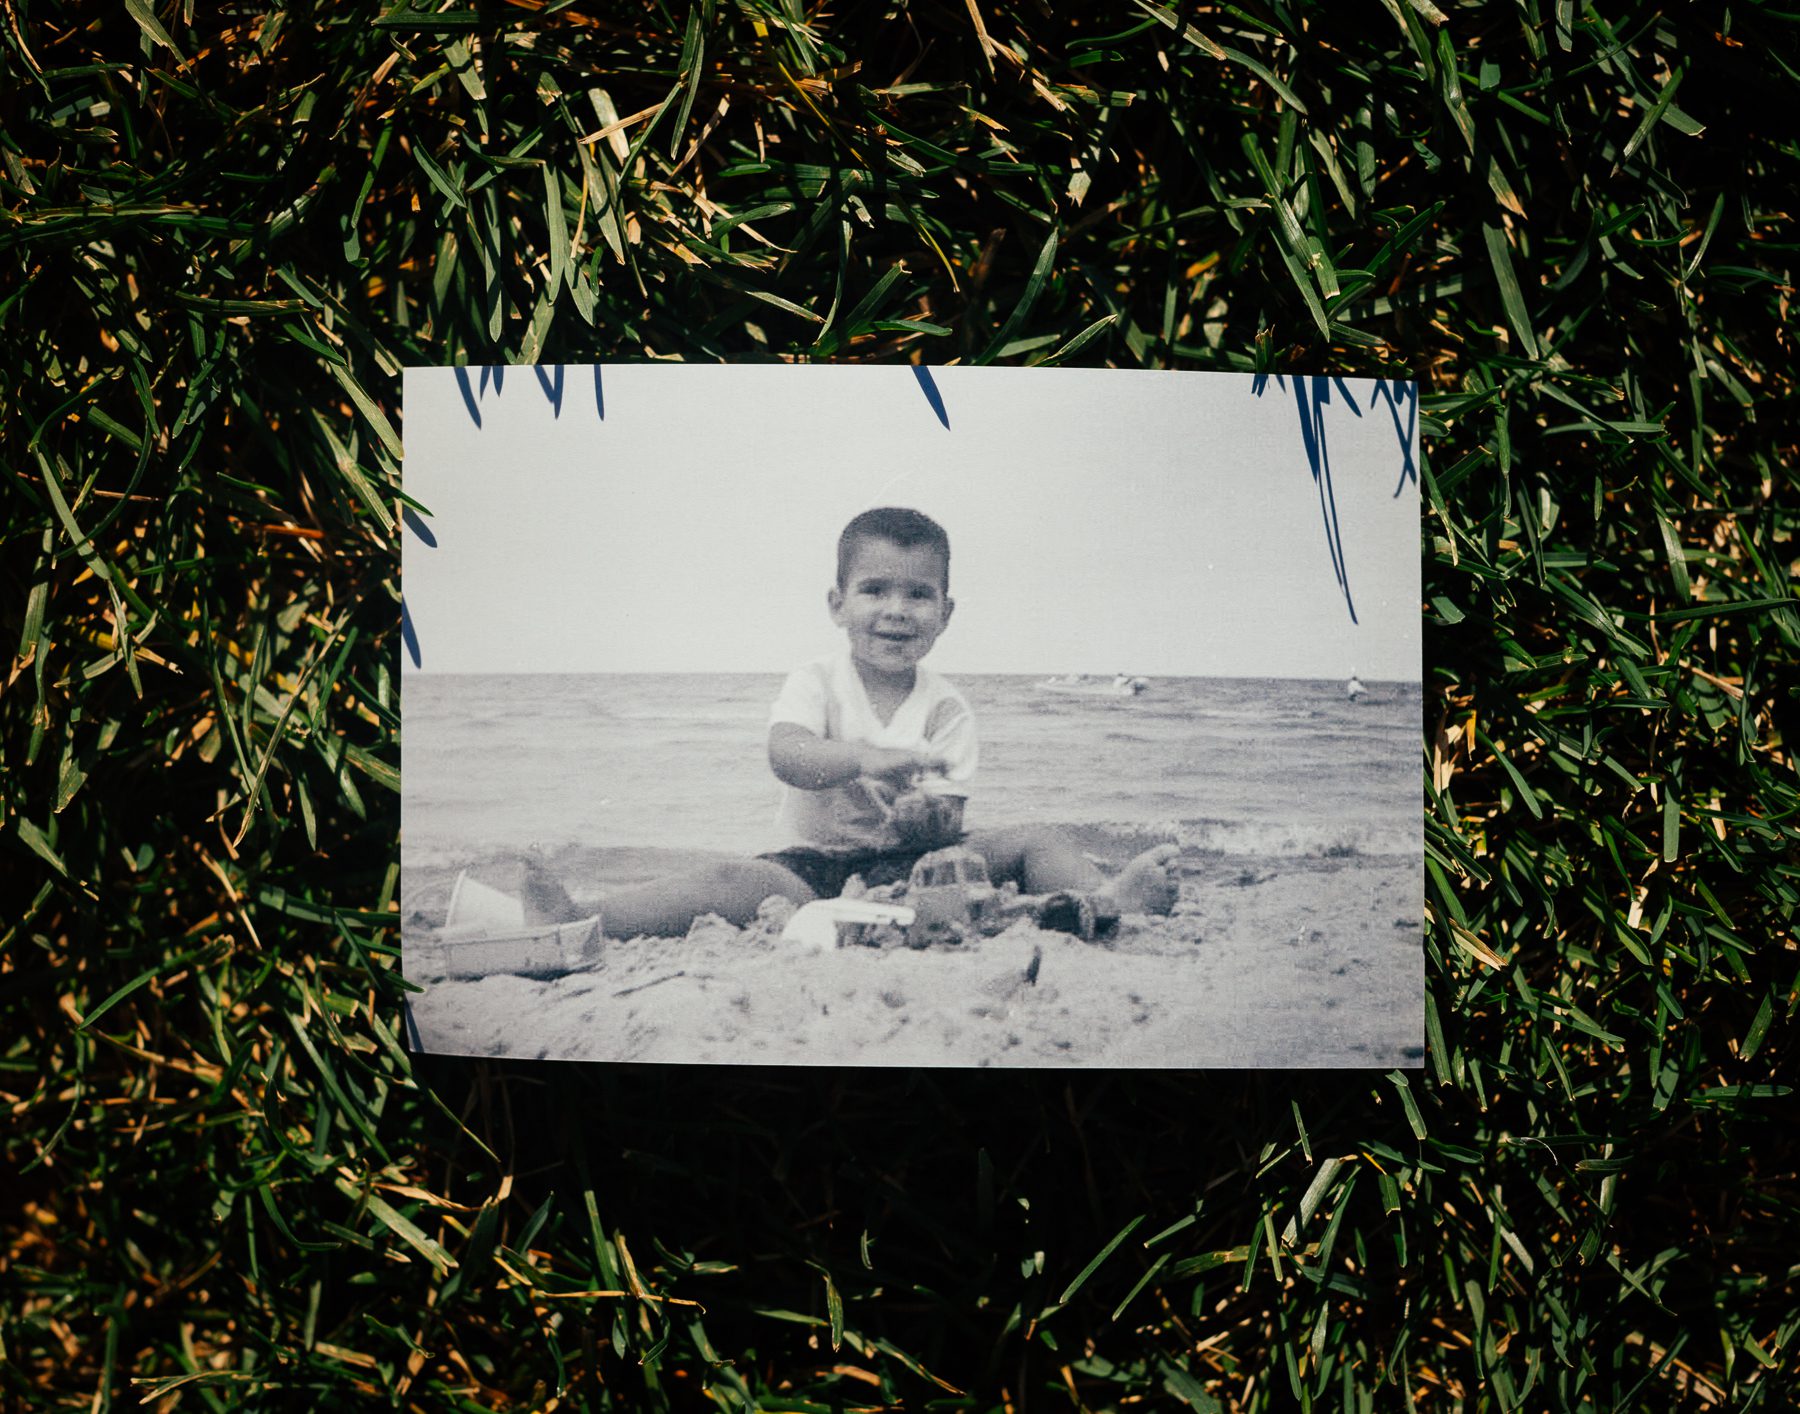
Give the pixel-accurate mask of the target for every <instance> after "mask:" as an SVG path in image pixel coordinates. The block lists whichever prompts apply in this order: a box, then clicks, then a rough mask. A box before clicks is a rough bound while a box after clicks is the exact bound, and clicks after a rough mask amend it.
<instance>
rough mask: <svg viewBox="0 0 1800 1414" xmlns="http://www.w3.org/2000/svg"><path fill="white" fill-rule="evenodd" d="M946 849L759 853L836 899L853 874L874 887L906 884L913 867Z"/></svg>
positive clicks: (822, 894)
mask: <svg viewBox="0 0 1800 1414" xmlns="http://www.w3.org/2000/svg"><path fill="white" fill-rule="evenodd" d="M942 848H944V846H942V845H933V846H932V848H931V849H870V850H861V851H858V852H857V853H854V854H833V853H828V852H827V851H825V850H822V849H809V848H807V847H806V846H805V845H799V846H796V847H795V848H793V849H778V850H776V851H775V852H774V853H773V854H759V855H758V856H757V858H758V859H766V860H768V861H769V863H771V864H779V865H780V866H781V867H782V868H783V869H786V870H787V871H788V872H789V873H790V874H795V875H798V876H799V877H800V878H801V879H802V880H803V881H804V882H805V884H806V886H807V888H809V889H811V890H812V891H813V893H814V894H815V895H816V896H817V897H819V898H836V897H837V896H838V895H839V894H841V893H842V892H843V891H844V885H845V884H847V883H849V882H850V876H851V875H852V874H861V875H862V877H863V882H864V883H865V884H867V885H868V886H869V887H870V888H872V889H873V888H879V887H880V886H881V885H883V884H904V883H905V882H906V881H907V879H908V878H910V877H911V875H912V867H913V865H915V864H917V863H918V862H919V861H920V860H921V859H923V858H924V857H925V856H926V855H928V854H933V853H935V852H936V851H937V850H939V849H942Z"/></svg>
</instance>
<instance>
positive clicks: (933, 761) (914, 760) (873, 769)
mask: <svg viewBox="0 0 1800 1414" xmlns="http://www.w3.org/2000/svg"><path fill="white" fill-rule="evenodd" d="M858 765H860V766H861V767H862V770H861V772H860V774H862V775H865V776H873V777H874V778H875V779H876V780H878V781H892V782H893V783H894V784H895V785H899V786H910V785H911V784H912V783H913V782H914V781H916V780H917V779H918V778H919V777H920V776H922V775H924V774H925V773H926V772H927V771H941V770H942V769H943V768H944V763H943V762H942V761H941V760H939V759H938V758H937V757H935V756H931V755H928V754H927V753H925V752H923V751H899V750H896V749H895V748H893V747H888V746H865V747H862V748H861V754H860V756H859V758H858Z"/></svg>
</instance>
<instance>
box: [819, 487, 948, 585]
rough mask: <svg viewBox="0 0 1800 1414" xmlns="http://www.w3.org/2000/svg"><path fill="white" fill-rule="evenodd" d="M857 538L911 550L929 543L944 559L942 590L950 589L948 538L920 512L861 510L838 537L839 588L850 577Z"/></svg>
mask: <svg viewBox="0 0 1800 1414" xmlns="http://www.w3.org/2000/svg"><path fill="white" fill-rule="evenodd" d="M859 540H889V541H892V542H893V543H894V544H896V545H898V546H900V548H901V549H903V550H910V549H912V548H913V546H915V545H926V546H929V547H930V548H931V549H933V550H936V551H937V553H938V558H939V559H941V560H942V561H943V562H944V589H945V590H946V592H947V591H948V590H949V588H950V537H949V536H948V535H946V534H945V533H944V527H943V526H941V525H939V524H938V523H937V522H936V521H935V520H933V519H932V518H931V517H930V516H928V515H925V514H924V513H923V512H920V511H913V510H907V509H906V508H905V507H903V506H881V507H878V508H877V509H875V510H872V511H864V512H863V513H862V514H861V515H859V516H857V517H856V518H855V519H853V520H852V521H851V522H850V524H848V525H846V526H845V527H844V533H843V534H842V535H840V536H838V550H837V583H838V588H839V589H843V588H844V587H845V581H846V580H847V579H848V578H849V577H850V560H851V557H852V556H854V555H855V553H856V542H857V541H859Z"/></svg>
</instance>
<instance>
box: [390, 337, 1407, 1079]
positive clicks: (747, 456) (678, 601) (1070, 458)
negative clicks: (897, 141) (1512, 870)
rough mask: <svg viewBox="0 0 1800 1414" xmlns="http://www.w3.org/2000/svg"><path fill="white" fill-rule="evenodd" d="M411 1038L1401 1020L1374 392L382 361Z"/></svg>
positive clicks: (1296, 1054)
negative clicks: (392, 501)
mask: <svg viewBox="0 0 1800 1414" xmlns="http://www.w3.org/2000/svg"><path fill="white" fill-rule="evenodd" d="M404 411H405V428H404V436H405V449H406V461H405V491H406V497H407V499H408V502H409V505H408V507H407V509H406V514H405V520H406V525H407V528H408V531H407V536H406V543H405V549H404V567H403V592H404V603H403V606H402V614H403V630H404V632H403V639H404V644H405V649H404V660H403V663H402V673H403V704H402V705H403V719H404V729H405V736H404V756H403V769H402V841H401V848H402V865H403V868H402V912H403V919H404V929H403V934H404V937H403V965H404V968H405V973H406V976H407V978H408V980H409V982H411V983H413V984H414V985H416V986H417V987H418V988H420V990H419V991H417V992H415V993H414V994H413V996H412V998H411V1003H410V1008H409V1012H410V1015H409V1029H410V1032H411V1037H412V1040H413V1043H414V1044H415V1046H417V1047H419V1048H421V1049H423V1050H426V1051H431V1052H440V1053H448V1054H462V1055H479V1056H511V1057H524V1058H561V1059H573V1060H614V1061H652V1062H682V1063H751V1064H769V1063H780V1064H808V1065H942V1066H1048V1067H1112V1066H1132V1067H1212V1066H1294V1067H1301V1066H1365V1065H1381V1066H1394V1065H1399V1066H1411V1065H1417V1064H1419V1063H1420V1060H1421V1059H1422V1056H1423V1049H1422V1047H1423V968H1422V959H1421V951H1420V928H1421V909H1422V882H1423V862H1422V850H1423V844H1422V816H1421V798H1420V788H1419V782H1418V766H1417V757H1416V752H1417V742H1418V731H1419V724H1420V712H1421V696H1420V641H1419V632H1420V615H1419V584H1420V561H1419V550H1418V535H1419V522H1418V477H1417V470H1416V468H1417V442H1416V438H1417V397H1416V392H1415V389H1414V386H1413V385H1412V384H1410V383H1401V382H1394V381H1385V380H1369V379H1336V378H1325V377H1308V378H1294V377H1287V378H1277V377H1266V378H1265V377H1256V376H1251V375H1236V374H1203V373H1156V372H1120V371H1108V370H1065V369H1042V370H1018V369H964V368H940V369H932V370H926V369H924V368H917V367H881V368H877V367H852V366H811V367H793V366H783V365H748V366H744V365H740V366H675V365H667V364H662V365H658V364H644V365H607V366H603V367H580V368H577V367H542V368H531V367H515V368H485V369H484V368H457V369H449V368H443V369H409V370H408V371H407V373H406V381H405V405H404Z"/></svg>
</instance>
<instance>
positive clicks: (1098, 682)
mask: <svg viewBox="0 0 1800 1414" xmlns="http://www.w3.org/2000/svg"><path fill="white" fill-rule="evenodd" d="M1038 686H1039V687H1040V688H1042V689H1043V690H1044V691H1045V692H1071V693H1080V694H1082V695H1084V696H1087V697H1136V696H1137V695H1138V694H1139V693H1141V692H1142V691H1143V690H1144V689H1145V688H1147V687H1149V686H1150V680H1149V679H1148V678H1137V677H1131V676H1128V675H1127V674H1125V673H1119V674H1117V675H1115V676H1113V677H1110V678H1102V677H1093V676H1090V675H1089V674H1087V673H1066V674H1064V675H1063V676H1062V677H1055V678H1045V679H1044V680H1043V681H1042V682H1040V683H1039V684H1038Z"/></svg>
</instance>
